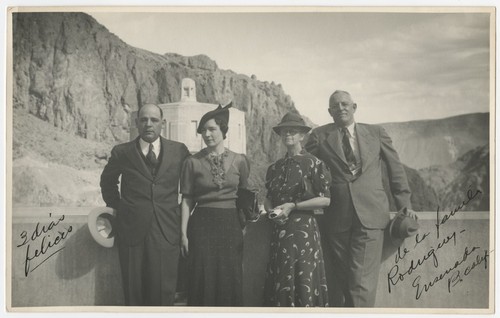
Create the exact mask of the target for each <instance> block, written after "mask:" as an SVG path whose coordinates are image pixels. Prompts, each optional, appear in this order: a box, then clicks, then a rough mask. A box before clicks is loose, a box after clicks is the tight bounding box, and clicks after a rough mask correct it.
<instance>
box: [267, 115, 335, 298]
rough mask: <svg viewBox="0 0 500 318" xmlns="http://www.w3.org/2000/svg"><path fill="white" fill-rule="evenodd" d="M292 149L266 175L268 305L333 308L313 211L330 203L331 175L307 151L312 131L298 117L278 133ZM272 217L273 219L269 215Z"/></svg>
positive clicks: (286, 122) (288, 119)
mask: <svg viewBox="0 0 500 318" xmlns="http://www.w3.org/2000/svg"><path fill="white" fill-rule="evenodd" d="M273 129H274V131H275V132H276V133H277V134H279V135H280V136H281V139H282V141H283V144H284V145H285V146H286V147H287V153H286V155H285V157H284V158H282V159H279V160H278V161H276V162H275V163H274V164H272V165H271V166H270V167H269V168H268V171H267V176H266V188H267V190H268V192H267V197H266V200H265V203H264V207H265V209H266V211H268V213H271V212H272V211H275V212H276V210H282V213H281V214H279V215H278V216H277V217H275V218H273V219H272V220H273V222H274V225H273V226H274V228H273V235H272V241H271V257H270V261H269V265H268V270H267V278H266V287H265V305H266V306H297V307H299V306H302V307H312V306H316V307H323V306H328V292H327V287H326V277H325V268H324V262H323V252H322V249H321V245H320V234H319V229H318V224H317V222H316V218H315V217H314V210H316V209H321V208H324V207H327V206H328V205H329V204H330V191H329V187H330V183H331V177H330V172H329V170H328V168H327V167H326V165H325V164H324V163H323V162H322V161H321V160H319V159H318V158H316V157H315V156H313V155H311V154H309V153H307V152H306V151H305V150H303V149H302V145H301V141H302V140H303V139H304V136H305V134H306V133H307V132H308V131H309V130H310V129H311V128H310V127H307V126H306V125H305V123H304V120H303V119H302V117H300V116H299V115H297V114H293V113H288V114H286V115H285V116H284V117H283V119H282V120H281V122H280V123H279V124H278V126H276V127H274V128H273ZM270 215H271V214H270Z"/></svg>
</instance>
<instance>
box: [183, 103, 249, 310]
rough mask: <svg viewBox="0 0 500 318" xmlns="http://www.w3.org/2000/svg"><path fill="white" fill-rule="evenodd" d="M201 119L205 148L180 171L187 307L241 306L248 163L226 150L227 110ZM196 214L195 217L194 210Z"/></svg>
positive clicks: (243, 157)
mask: <svg viewBox="0 0 500 318" xmlns="http://www.w3.org/2000/svg"><path fill="white" fill-rule="evenodd" d="M229 107H230V106H229V105H228V106H226V107H224V108H221V107H220V106H219V107H218V108H217V109H216V110H213V111H211V112H208V113H207V114H205V115H204V116H203V117H202V119H201V120H200V124H199V126H198V133H199V134H201V135H202V137H203V141H204V142H205V144H206V145H207V147H206V148H204V149H202V150H201V151H200V152H198V153H196V154H194V155H193V156H191V157H190V158H188V159H186V161H185V162H184V166H183V169H182V173H181V193H182V195H183V199H182V204H181V211H182V213H181V214H182V216H181V217H182V222H181V232H182V240H181V252H182V254H183V256H188V273H189V274H188V284H187V285H188V286H187V304H188V305H190V306H242V305H243V287H242V286H243V270H242V266H243V265H242V264H243V232H242V229H241V225H240V219H239V216H238V213H237V211H236V191H237V190H238V187H242V188H245V187H247V179H248V173H249V167H248V162H247V160H246V157H245V156H244V155H242V154H237V153H234V152H232V151H230V150H228V149H226V148H225V147H224V139H225V138H226V133H227V130H228V126H227V125H228V120H229V109H228V108H229ZM193 208H194V212H193V214H192V215H191V213H190V212H191V211H192V210H193Z"/></svg>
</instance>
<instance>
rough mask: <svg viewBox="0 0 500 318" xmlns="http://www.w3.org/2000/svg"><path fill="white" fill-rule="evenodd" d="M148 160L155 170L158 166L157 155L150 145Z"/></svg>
mask: <svg viewBox="0 0 500 318" xmlns="http://www.w3.org/2000/svg"><path fill="white" fill-rule="evenodd" d="M146 159H148V161H149V163H150V165H151V167H152V168H153V169H154V168H155V167H156V165H157V164H158V159H156V155H155V153H154V151H153V144H149V151H148V154H147V155H146Z"/></svg>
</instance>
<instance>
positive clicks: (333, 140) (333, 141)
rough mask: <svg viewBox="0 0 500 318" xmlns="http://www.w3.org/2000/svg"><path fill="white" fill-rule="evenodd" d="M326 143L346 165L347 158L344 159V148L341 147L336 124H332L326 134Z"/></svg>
mask: <svg viewBox="0 0 500 318" xmlns="http://www.w3.org/2000/svg"><path fill="white" fill-rule="evenodd" d="M326 141H327V143H328V145H330V147H331V148H332V150H333V153H334V154H335V155H337V157H339V158H340V160H342V162H344V163H345V164H346V165H347V160H346V159H345V155H344V150H343V149H342V141H341V137H340V130H339V128H338V126H337V125H333V129H332V130H331V131H330V133H329V134H328V137H327V138H326Z"/></svg>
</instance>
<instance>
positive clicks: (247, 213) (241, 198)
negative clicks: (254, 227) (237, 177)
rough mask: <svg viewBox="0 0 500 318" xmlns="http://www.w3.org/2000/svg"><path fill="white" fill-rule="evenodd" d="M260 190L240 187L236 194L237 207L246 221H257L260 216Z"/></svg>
mask: <svg viewBox="0 0 500 318" xmlns="http://www.w3.org/2000/svg"><path fill="white" fill-rule="evenodd" d="M258 194H259V190H250V189H245V188H238V191H237V192H236V195H237V196H238V198H237V199H236V209H237V210H238V213H239V215H240V217H241V218H244V221H249V222H257V221H258V220H259V217H260V210H259V198H258Z"/></svg>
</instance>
